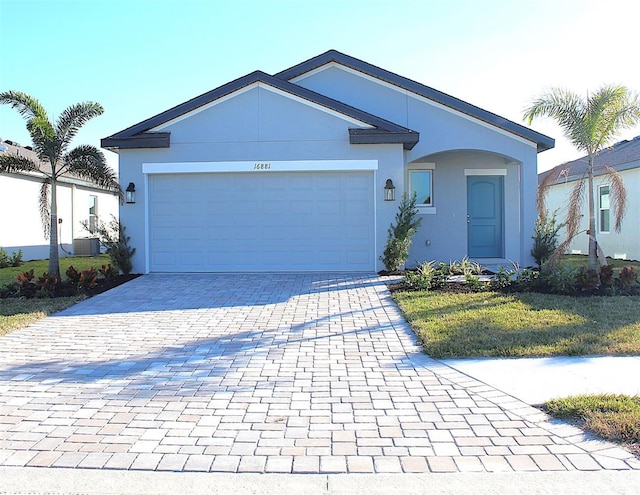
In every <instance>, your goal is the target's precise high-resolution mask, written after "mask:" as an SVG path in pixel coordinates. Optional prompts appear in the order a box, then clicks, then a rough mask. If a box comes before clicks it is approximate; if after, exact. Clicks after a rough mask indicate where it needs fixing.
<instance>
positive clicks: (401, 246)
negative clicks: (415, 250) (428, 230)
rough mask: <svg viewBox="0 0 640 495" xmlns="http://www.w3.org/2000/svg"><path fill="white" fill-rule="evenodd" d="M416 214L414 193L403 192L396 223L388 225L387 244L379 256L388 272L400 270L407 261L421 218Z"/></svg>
mask: <svg viewBox="0 0 640 495" xmlns="http://www.w3.org/2000/svg"><path fill="white" fill-rule="evenodd" d="M417 214H418V209H417V208H416V194H415V193H414V194H413V196H411V197H409V196H407V194H406V193H405V194H403V195H402V201H401V202H400V206H399V209H398V213H397V214H396V223H395V225H393V224H392V225H391V226H390V227H389V231H388V238H387V245H386V247H385V249H384V253H383V255H382V256H381V257H380V259H381V260H382V263H383V264H384V266H385V268H386V269H387V271H388V272H395V271H398V270H400V269H401V268H403V267H404V264H405V263H406V262H407V259H408V258H409V249H410V248H411V242H412V240H413V236H414V235H415V233H416V231H417V230H418V227H419V226H420V222H421V221H422V219H421V218H416V215H417Z"/></svg>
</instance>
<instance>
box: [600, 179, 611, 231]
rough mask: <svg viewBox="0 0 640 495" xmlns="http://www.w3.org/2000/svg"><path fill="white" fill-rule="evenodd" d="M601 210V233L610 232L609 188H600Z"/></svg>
mask: <svg viewBox="0 0 640 495" xmlns="http://www.w3.org/2000/svg"><path fill="white" fill-rule="evenodd" d="M598 196H599V201H598V208H599V210H600V232H609V186H600V187H599V188H598Z"/></svg>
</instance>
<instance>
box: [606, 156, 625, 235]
mask: <svg viewBox="0 0 640 495" xmlns="http://www.w3.org/2000/svg"><path fill="white" fill-rule="evenodd" d="M605 170H606V171H607V178H608V179H609V181H610V182H611V186H610V188H609V194H610V195H611V196H610V197H611V209H612V210H613V218H614V225H613V229H614V230H615V231H616V232H620V230H621V229H622V221H623V220H624V215H625V213H626V212H627V188H626V187H625V185H624V180H623V179H622V177H621V176H620V174H619V173H618V171H617V170H615V169H614V168H611V167H609V166H608V165H607V166H605Z"/></svg>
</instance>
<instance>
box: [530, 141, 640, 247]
mask: <svg viewBox="0 0 640 495" xmlns="http://www.w3.org/2000/svg"><path fill="white" fill-rule="evenodd" d="M588 163H589V162H588V157H587V156H583V157H581V158H578V159H577V160H573V161H571V162H567V163H563V164H561V165H558V166H556V167H554V168H552V169H551V170H548V171H546V172H543V173H541V174H540V175H539V176H538V180H539V182H542V181H543V180H545V178H547V176H549V175H551V176H552V178H551V179H550V180H552V183H551V186H549V189H548V193H547V196H546V205H547V210H548V211H549V212H550V213H553V212H554V211H556V210H557V219H558V221H563V219H564V217H565V215H566V208H567V204H568V202H569V194H570V193H571V190H572V189H573V187H574V185H575V183H576V180H580V179H583V178H585V177H586V172H587V167H588ZM606 166H609V167H611V168H613V169H614V170H616V171H617V172H618V174H619V175H620V177H621V178H622V180H623V182H624V185H625V188H626V189H627V209H626V214H625V216H624V220H623V223H622V228H621V230H620V232H616V231H615V230H614V228H613V226H614V219H613V212H612V211H611V209H610V207H611V203H610V201H609V193H610V187H611V184H610V179H609V178H608V177H607V175H605V174H606V169H605V167H606ZM585 190H586V189H585ZM593 193H594V198H593V200H594V205H595V214H596V230H597V232H596V234H597V239H598V244H599V245H600V247H601V248H602V250H603V252H604V254H605V255H606V256H611V257H612V258H618V259H627V260H640V136H637V137H635V138H634V139H631V140H625V141H620V142H619V143H616V144H614V145H613V146H611V147H609V148H607V149H605V150H603V151H601V152H600V153H599V154H598V155H597V156H596V158H595V161H594V191H593ZM586 203H587V198H586V197H585V199H584V204H583V206H582V212H583V215H582V223H581V225H580V229H579V231H580V234H579V235H578V236H577V237H575V238H574V240H573V242H572V243H571V245H570V246H569V252H570V253H573V254H587V253H588V252H589V239H588V237H587V233H586V232H587V229H588V223H589V217H588V214H587V204H586ZM560 235H563V232H562V231H561V232H560Z"/></svg>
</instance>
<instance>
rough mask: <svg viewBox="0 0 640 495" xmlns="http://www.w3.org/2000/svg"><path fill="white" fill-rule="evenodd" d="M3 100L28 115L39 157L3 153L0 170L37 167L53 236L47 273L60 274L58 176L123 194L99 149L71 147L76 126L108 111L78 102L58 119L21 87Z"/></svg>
mask: <svg viewBox="0 0 640 495" xmlns="http://www.w3.org/2000/svg"><path fill="white" fill-rule="evenodd" d="M0 103H2V104H6V105H10V106H11V107H12V108H15V109H16V110H17V111H18V112H19V113H20V115H22V116H23V117H24V118H25V120H26V121H27V130H28V131H29V134H30V135H31V140H32V142H33V150H34V151H35V153H36V155H37V157H38V160H34V159H31V158H28V157H24V156H17V155H6V154H3V155H0V173H2V172H5V173H12V172H39V173H40V174H42V176H43V177H44V178H43V181H42V186H41V188H40V213H41V216H42V223H43V228H44V233H45V237H48V238H49V273H50V274H51V275H55V276H56V277H58V278H60V261H59V256H58V205H57V191H56V189H57V185H58V180H59V179H60V177H61V176H62V175H64V174H70V175H73V176H75V177H78V178H81V179H85V180H88V181H90V182H93V183H95V184H97V185H99V186H101V187H103V188H105V189H107V190H109V191H111V192H113V193H114V194H116V195H118V196H120V197H121V198H122V190H121V188H120V185H119V184H118V180H117V176H116V174H115V172H114V171H113V170H112V169H111V168H109V166H108V165H107V163H106V161H105V158H104V155H103V154H102V152H101V151H100V150H99V149H98V148H96V147H95V146H90V145H80V146H77V147H76V148H73V149H71V150H69V145H70V144H71V140H72V139H73V138H74V137H75V135H76V134H77V132H78V130H79V129H80V128H81V127H82V126H83V125H84V124H85V123H86V122H88V121H89V120H91V119H92V118H94V117H97V116H98V115H101V114H102V113H103V112H104V110H103V108H102V106H101V105H100V104H98V103H93V102H85V103H77V104H75V105H71V106H70V107H68V108H67V109H65V110H64V111H63V112H62V114H61V115H60V116H59V117H58V120H57V121H56V122H55V124H54V123H52V121H51V120H50V119H49V117H48V115H47V112H46V111H45V109H44V107H43V106H42V105H41V104H40V102H39V101H38V100H37V99H35V98H33V97H32V96H29V95H28V94H26V93H23V92H21V91H5V92H3V93H0Z"/></svg>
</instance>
